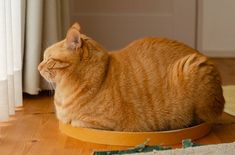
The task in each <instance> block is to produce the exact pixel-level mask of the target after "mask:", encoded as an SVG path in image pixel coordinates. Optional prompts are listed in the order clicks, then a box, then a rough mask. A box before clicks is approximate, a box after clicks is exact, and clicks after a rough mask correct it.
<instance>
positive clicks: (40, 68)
mask: <svg viewBox="0 0 235 155" xmlns="http://www.w3.org/2000/svg"><path fill="white" fill-rule="evenodd" d="M42 67H43V62H41V63H40V64H39V65H38V71H41V70H42Z"/></svg>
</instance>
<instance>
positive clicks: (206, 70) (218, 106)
mask: <svg viewBox="0 0 235 155" xmlns="http://www.w3.org/2000/svg"><path fill="white" fill-rule="evenodd" d="M176 66H177V70H181V71H180V72H179V73H178V74H179V75H178V76H180V74H181V76H182V77H180V78H178V80H181V81H180V82H179V83H181V88H183V89H185V90H186V91H187V92H186V98H187V97H188V98H190V100H191V104H192V105H193V109H194V114H195V117H196V119H198V120H202V121H207V122H208V121H209V122H211V121H214V120H215V119H216V118H218V116H220V115H221V114H222V112H223V109H224V103H225V100H224V97H223V90H222V87H221V77H220V75H219V72H218V70H217V68H216V67H215V66H214V64H213V63H212V62H211V61H210V60H208V58H207V57H205V56H203V55H201V54H199V53H195V54H190V55H187V56H185V57H184V58H182V59H181V60H179V61H178V62H177V64H176Z"/></svg>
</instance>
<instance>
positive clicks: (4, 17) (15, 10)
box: [0, 0, 23, 121]
mask: <svg viewBox="0 0 235 155" xmlns="http://www.w3.org/2000/svg"><path fill="white" fill-rule="evenodd" d="M21 9H22V4H21V1H19V0H1V1H0V34H1V37H0V99H1V100H0V121H6V120H7V119H8V118H9V116H10V115H13V114H14V113H15V107H17V106H21V105H22V80H21V77H22V76H21V73H22V61H21V60H22V39H21V38H22V35H23V33H22V27H21V26H22V22H21Z"/></svg>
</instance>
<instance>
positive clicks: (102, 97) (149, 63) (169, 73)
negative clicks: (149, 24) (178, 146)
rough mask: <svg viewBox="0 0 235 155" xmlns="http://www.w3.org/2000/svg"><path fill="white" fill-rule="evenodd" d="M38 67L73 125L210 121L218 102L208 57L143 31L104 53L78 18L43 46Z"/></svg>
mask: <svg viewBox="0 0 235 155" xmlns="http://www.w3.org/2000/svg"><path fill="white" fill-rule="evenodd" d="M38 69H39V71H40V73H41V74H42V76H43V77H44V78H45V79H47V80H48V81H53V82H55V83H56V90H55V100H54V102H55V107H56V114H57V117H58V119H59V120H60V121H62V122H63V123H71V124H72V125H73V126H77V127H88V128H96V129H106V130H117V131H156V130H169V129H178V128H183V127H187V126H190V125H192V124H194V123H199V122H201V121H213V120H215V119H216V118H217V117H218V116H219V115H221V113H222V111H223V107H224V97H223V93H222V89H221V79H220V75H219V73H218V71H217V69H216V68H215V66H214V65H213V63H212V62H211V61H209V60H208V58H207V57H205V56H203V55H202V54H200V53H199V52H198V51H196V50H194V49H192V48H190V47H188V46H186V45H184V44H182V43H179V42H176V41H173V40H168V39H163V38H144V39H140V40H136V41H134V42H132V43H131V44H129V45H128V46H127V47H125V48H123V49H121V50H119V51H114V52H107V51H106V50H105V49H104V48H102V46H100V45H99V44H98V43H97V42H96V41H94V40H93V39H91V38H89V37H87V36H85V35H84V34H81V33H80V26H79V24H77V23H76V24H74V25H73V26H72V27H71V28H70V29H69V31H68V32H67V36H66V39H65V40H63V41H61V42H58V43H56V44H54V45H52V46H51V47H49V48H48V49H47V50H46V51H45V53H44V60H43V61H42V62H41V63H40V65H39V66H38Z"/></svg>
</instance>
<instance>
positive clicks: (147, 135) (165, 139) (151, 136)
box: [59, 123, 211, 146]
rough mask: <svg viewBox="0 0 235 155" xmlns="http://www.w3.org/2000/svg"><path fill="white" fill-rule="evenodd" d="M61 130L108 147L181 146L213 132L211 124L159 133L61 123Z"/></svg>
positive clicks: (77, 137)
mask: <svg viewBox="0 0 235 155" xmlns="http://www.w3.org/2000/svg"><path fill="white" fill-rule="evenodd" d="M59 128H60V130H61V131H62V132H63V133H64V134H66V135H67V136H70V137H73V138H75V139H78V140H81V141H85V142H90V143H97V144H106V145H119V146H136V145H139V144H143V143H144V142H145V141H147V140H148V145H157V144H161V145H174V144H181V142H182V140H183V139H191V140H195V139H199V138H202V137H204V136H205V135H207V134H208V133H209V132H210V130H211V124H206V123H203V124H200V125H196V126H193V127H189V128H184V129H178V130H171V131H159V132H117V131H106V130H96V129H88V128H75V127H72V126H71V125H67V124H63V123H59Z"/></svg>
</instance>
